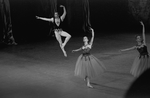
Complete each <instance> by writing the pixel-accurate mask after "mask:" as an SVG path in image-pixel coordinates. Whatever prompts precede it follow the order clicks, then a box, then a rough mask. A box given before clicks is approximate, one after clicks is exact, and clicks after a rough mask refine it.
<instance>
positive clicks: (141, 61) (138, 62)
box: [130, 56, 150, 77]
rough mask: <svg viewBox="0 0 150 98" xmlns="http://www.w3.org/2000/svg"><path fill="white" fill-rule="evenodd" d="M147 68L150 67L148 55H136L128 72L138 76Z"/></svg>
mask: <svg viewBox="0 0 150 98" xmlns="http://www.w3.org/2000/svg"><path fill="white" fill-rule="evenodd" d="M148 68H150V57H147V56H145V57H144V56H141V58H139V57H136V58H135V60H134V62H133V65H132V68H131V71H130V72H131V74H132V75H133V76H135V77H138V76H139V75H141V74H142V73H143V72H144V71H145V70H146V69H148Z"/></svg>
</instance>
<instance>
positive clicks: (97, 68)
mask: <svg viewBox="0 0 150 98" xmlns="http://www.w3.org/2000/svg"><path fill="white" fill-rule="evenodd" d="M105 69H106V68H105V66H104V64H103V63H102V62H101V61H99V60H98V59H97V58H96V57H94V56H93V55H91V54H90V55H86V56H84V55H83V54H81V55H80V56H79V57H78V59H77V62H76V66H75V76H79V77H81V78H85V77H86V76H88V77H89V78H94V77H96V76H99V75H100V73H102V72H104V71H105Z"/></svg>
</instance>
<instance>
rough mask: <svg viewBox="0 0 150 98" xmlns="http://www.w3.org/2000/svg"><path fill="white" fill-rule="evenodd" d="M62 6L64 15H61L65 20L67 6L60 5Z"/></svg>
mask: <svg viewBox="0 0 150 98" xmlns="http://www.w3.org/2000/svg"><path fill="white" fill-rule="evenodd" d="M60 7H62V8H63V11H64V12H63V15H62V16H61V17H60V18H61V20H62V21H63V20H64V19H65V17H66V8H65V6H63V5H60Z"/></svg>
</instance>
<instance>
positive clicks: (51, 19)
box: [36, 16, 53, 22]
mask: <svg viewBox="0 0 150 98" xmlns="http://www.w3.org/2000/svg"><path fill="white" fill-rule="evenodd" d="M36 18H37V19H41V20H44V21H49V22H53V18H43V17H39V16H36Z"/></svg>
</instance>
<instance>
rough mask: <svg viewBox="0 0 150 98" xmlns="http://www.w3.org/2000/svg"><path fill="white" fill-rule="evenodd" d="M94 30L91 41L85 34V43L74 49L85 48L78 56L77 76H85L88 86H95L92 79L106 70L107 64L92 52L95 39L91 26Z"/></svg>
mask: <svg viewBox="0 0 150 98" xmlns="http://www.w3.org/2000/svg"><path fill="white" fill-rule="evenodd" d="M90 30H91V32H92V38H91V41H90V42H88V41H89V40H88V38H87V37H86V36H85V37H83V42H84V45H83V46H82V47H81V48H79V49H76V50H72V52H77V51H80V50H83V53H82V54H81V55H80V56H79V57H78V59H77V62H76V66H75V76H79V77H81V78H83V79H84V80H85V81H86V83H87V86H88V87H90V88H93V86H92V85H91V84H90V79H91V78H95V77H96V76H99V75H100V73H102V72H104V71H105V66H104V65H103V63H102V62H101V61H99V60H98V59H97V58H96V57H95V56H93V55H92V54H90V50H91V48H92V45H93V40H94V30H93V29H92V28H90Z"/></svg>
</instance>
